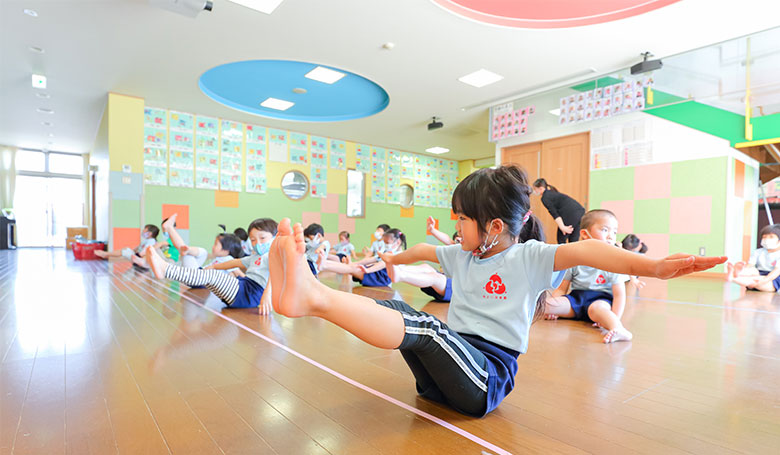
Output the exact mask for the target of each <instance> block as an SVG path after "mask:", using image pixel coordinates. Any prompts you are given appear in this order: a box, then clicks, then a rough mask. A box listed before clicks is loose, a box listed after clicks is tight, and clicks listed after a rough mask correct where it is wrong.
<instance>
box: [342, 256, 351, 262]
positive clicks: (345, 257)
mask: <svg viewBox="0 0 780 455" xmlns="http://www.w3.org/2000/svg"><path fill="white" fill-rule="evenodd" d="M341 263H342V264H351V263H352V258H351V257H349V256H344V257H343V258H341Z"/></svg>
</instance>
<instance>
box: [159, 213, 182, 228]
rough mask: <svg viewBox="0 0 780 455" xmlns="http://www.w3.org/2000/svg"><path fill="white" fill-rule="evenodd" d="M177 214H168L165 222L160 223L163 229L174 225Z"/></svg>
mask: <svg viewBox="0 0 780 455" xmlns="http://www.w3.org/2000/svg"><path fill="white" fill-rule="evenodd" d="M177 216H179V214H178V213H174V214H173V215H171V216H170V218H168V219H167V220H165V223H163V224H162V228H163V231H167V230H168V229H173V228H174V226H176V217H177Z"/></svg>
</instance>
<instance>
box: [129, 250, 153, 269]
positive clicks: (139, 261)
mask: <svg viewBox="0 0 780 455" xmlns="http://www.w3.org/2000/svg"><path fill="white" fill-rule="evenodd" d="M148 249H151V248H148ZM133 264H135V265H136V266H137V267H141V268H142V269H148V268H149V265H148V263H147V262H146V261H145V260H144V258H141V257H138V256H136V255H133Z"/></svg>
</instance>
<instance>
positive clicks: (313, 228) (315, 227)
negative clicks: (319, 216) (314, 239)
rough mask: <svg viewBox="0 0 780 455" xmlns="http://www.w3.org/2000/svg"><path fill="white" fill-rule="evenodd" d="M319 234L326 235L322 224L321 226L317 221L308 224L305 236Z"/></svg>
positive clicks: (304, 232)
mask: <svg viewBox="0 0 780 455" xmlns="http://www.w3.org/2000/svg"><path fill="white" fill-rule="evenodd" d="M317 234H319V235H321V236H323V237H324V236H325V229H323V228H322V226H320V225H319V224H317V223H312V224H310V225H308V226H306V229H304V230H303V235H304V237H308V236H310V235H317Z"/></svg>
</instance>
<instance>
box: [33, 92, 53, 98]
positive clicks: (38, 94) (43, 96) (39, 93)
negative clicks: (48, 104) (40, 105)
mask: <svg viewBox="0 0 780 455" xmlns="http://www.w3.org/2000/svg"><path fill="white" fill-rule="evenodd" d="M35 96H37V97H38V98H51V95H49V94H48V93H43V92H38V93H36V94H35Z"/></svg>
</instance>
